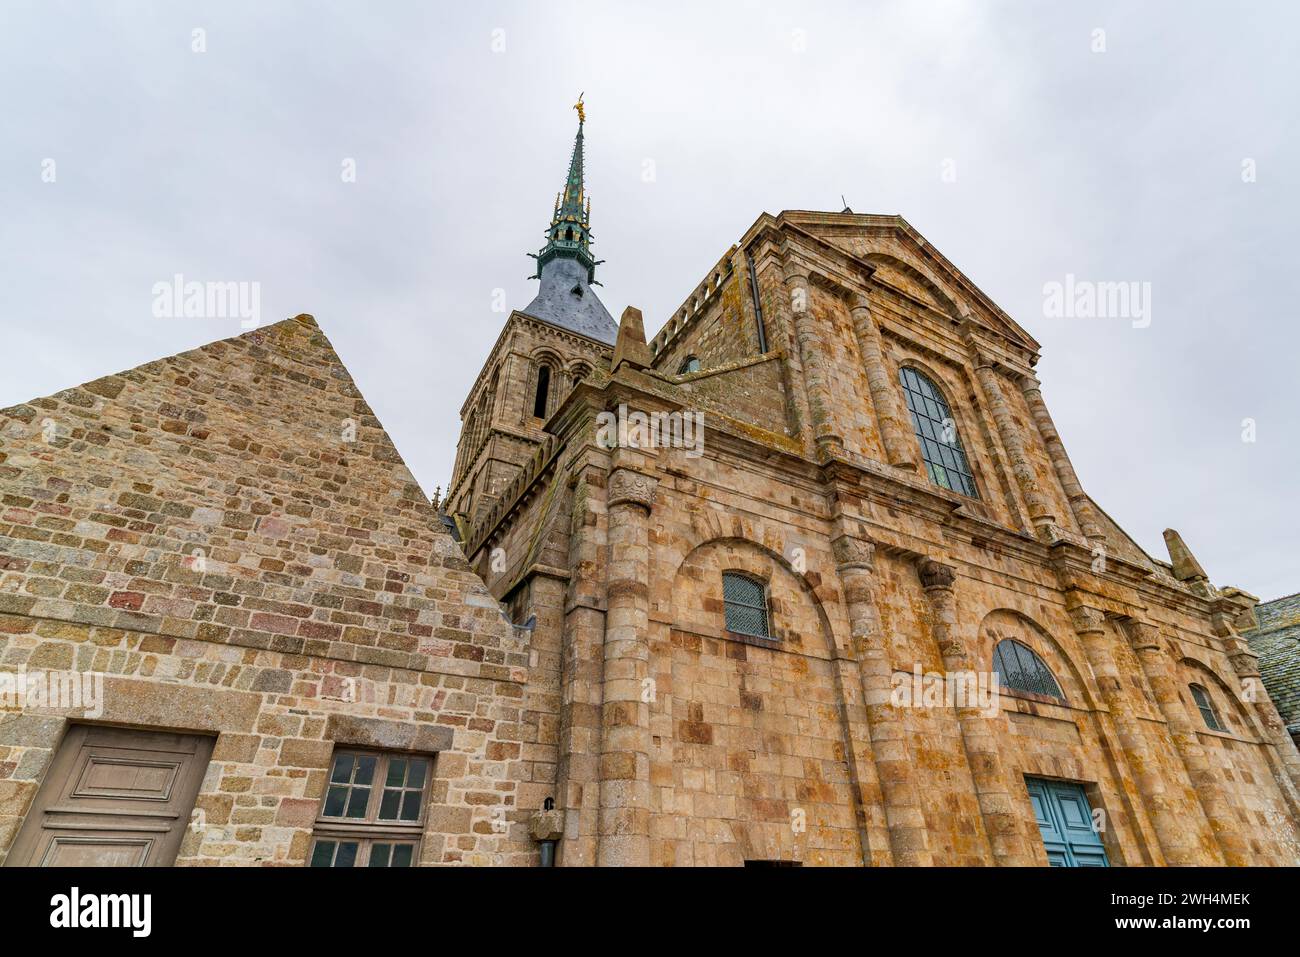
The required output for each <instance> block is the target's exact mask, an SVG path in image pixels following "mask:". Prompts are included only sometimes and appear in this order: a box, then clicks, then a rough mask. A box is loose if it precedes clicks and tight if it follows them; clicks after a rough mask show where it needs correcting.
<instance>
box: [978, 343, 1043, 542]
mask: <svg viewBox="0 0 1300 957" xmlns="http://www.w3.org/2000/svg"><path fill="white" fill-rule="evenodd" d="M975 377H976V378H977V379H978V380H979V384H980V389H981V390H982V391H983V393H984V399H985V401H986V402H988V405H989V410H990V411H991V412H992V413H993V421H994V423H995V424H996V425H997V428H998V437H999V438H1001V440H1002V447H1003V448H1004V449H1006V452H1007V458H1008V459H1010V460H1011V472H1012V474H1013V475H1015V477H1016V483H1017V484H1018V485H1019V486H1020V494H1021V495H1023V496H1024V499H1025V505H1026V506H1027V507H1028V508H1029V522H1030V524H1031V525H1032V526H1033V528H1034V532H1035V534H1037V535H1038V536H1039V538H1042V539H1045V540H1051V539H1054V538H1055V537H1056V534H1055V532H1054V531H1053V529H1052V526H1053V525H1054V524H1055V522H1056V517H1055V516H1054V515H1053V514H1052V511H1051V509H1050V508H1049V507H1048V505H1047V500H1046V499H1045V498H1044V497H1043V491H1042V489H1040V488H1039V487H1038V478H1037V476H1036V475H1035V474H1034V467H1033V465H1031V464H1030V462H1029V456H1028V454H1027V453H1026V452H1025V443H1024V440H1023V439H1022V438H1021V437H1020V430H1019V429H1017V428H1016V423H1015V420H1014V419H1013V418H1012V416H1011V408H1010V406H1008V405H1007V399H1006V396H1005V395H1004V394H1003V392H1002V384H1001V382H999V381H998V380H999V375H998V371H997V369H996V368H995V367H994V365H993V362H992V360H991V359H989V358H988V357H986V356H984V355H982V354H977V355H976V361H975Z"/></svg>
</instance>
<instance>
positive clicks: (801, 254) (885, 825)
mask: <svg viewBox="0 0 1300 957" xmlns="http://www.w3.org/2000/svg"><path fill="white" fill-rule="evenodd" d="M640 327H641V318H640V314H639V313H637V312H636V311H635V310H631V309H629V310H628V312H627V313H625V315H624V320H623V323H622V326H621V329H620V333H619V338H618V342H617V344H616V345H615V346H614V347H613V348H610V347H609V346H607V345H605V344H603V343H600V342H597V341H595V340H592V339H587V338H584V337H581V336H578V335H575V334H573V333H572V331H570V330H565V329H562V328H559V327H558V325H556V324H554V323H545V322H540V321H538V320H537V319H536V318H534V317H530V316H528V315H526V314H524V313H516V314H514V315H512V316H511V317H510V319H509V320H508V322H507V324H506V328H505V330H504V331H503V334H502V339H501V341H500V342H499V344H498V346H497V349H496V350H495V351H494V352H493V356H492V359H491V360H490V362H489V364H488V366H487V367H485V374H484V376H483V377H480V380H479V383H478V384H477V385H476V386H475V391H474V392H473V393H471V396H470V400H469V401H468V402H467V404H466V409H467V410H468V409H475V410H487V415H486V416H482V415H476V416H475V417H474V418H473V420H472V421H473V425H472V427H471V426H470V425H468V424H467V430H469V431H471V432H474V433H475V435H476V438H475V439H474V440H473V442H472V443H470V444H471V446H473V447H475V448H493V447H495V448H498V449H506V450H509V451H503V452H500V453H498V454H496V455H495V456H492V455H488V456H487V457H488V458H490V459H493V460H494V461H495V462H496V463H497V464H498V471H496V472H495V473H494V475H493V477H492V479H491V480H490V482H488V484H486V485H485V484H484V481H483V480H482V479H481V478H475V476H476V475H477V476H481V475H482V474H483V471H484V466H483V465H482V464H479V463H481V462H482V461H483V453H479V458H474V457H473V456H465V455H463V456H462V459H461V460H460V462H459V463H458V465H457V471H456V474H455V476H453V483H452V492H451V496H450V498H449V500H448V503H447V507H448V508H449V509H450V510H451V511H453V512H455V513H457V514H458V519H459V521H460V523H461V527H462V529H463V532H464V536H465V539H466V540H465V542H464V546H465V552H466V555H467V556H468V558H469V561H470V564H471V566H472V567H473V568H474V569H475V570H476V571H477V572H478V573H479V574H480V575H481V576H482V577H483V579H484V580H485V581H486V582H487V583H488V585H489V587H490V589H491V590H492V592H493V594H494V595H496V596H497V597H498V598H500V599H502V600H503V602H504V603H505V604H506V605H507V606H508V607H509V608H510V610H511V615H512V618H513V620H514V621H516V622H525V621H532V622H533V632H532V634H533V651H534V667H533V669H532V671H531V672H530V686H532V687H535V688H536V689H537V691H538V693H539V694H540V695H541V696H542V697H545V698H546V699H547V700H552V701H554V702H556V703H557V719H558V724H557V727H556V729H555V730H556V734H555V737H554V738H552V739H548V743H551V744H554V746H555V747H556V778H555V784H554V794H555V798H556V801H557V806H558V807H559V808H560V810H562V811H563V812H564V815H565V830H564V836H563V839H562V841H561V848H560V854H559V861H560V863H561V864H568V865H573V864H590V863H601V864H652V865H714V864H718V865H726V864H740V863H743V862H746V861H766V862H800V863H804V864H825V865H858V864H868V865H884V864H895V865H907V864H912V865H931V864H933V865H947V864H963V865H965V864H973V865H992V864H1010V865H1016V864H1022V865H1023V864H1044V863H1047V862H1048V854H1047V852H1046V850H1045V848H1044V842H1043V839H1042V837H1041V836H1040V829H1039V826H1038V824H1037V823H1036V819H1035V808H1034V806H1033V805H1032V804H1031V799H1030V795H1029V793H1028V791H1027V786H1026V781H1027V780H1029V779H1034V780H1039V779H1041V780H1047V781H1056V782H1075V783H1077V784H1078V785H1081V787H1082V789H1083V793H1086V796H1087V801H1088V804H1089V805H1091V807H1092V809H1093V810H1094V814H1096V815H1097V819H1098V822H1099V825H1100V835H1101V840H1102V843H1103V844H1104V849H1105V853H1106V857H1107V858H1108V860H1109V862H1110V863H1111V864H1124V865H1142V864H1153V865H1163V864H1192V865H1198V864H1200V865H1208V864H1221V863H1228V864H1238V865H1240V864H1295V863H1297V862H1298V861H1300V851H1298V847H1300V845H1298V843H1297V841H1298V838H1297V809H1298V808H1300V799H1298V798H1297V787H1298V786H1300V756H1297V753H1296V750H1295V747H1294V745H1293V743H1292V742H1291V741H1290V739H1289V738H1288V737H1287V735H1286V734H1285V733H1284V731H1283V728H1282V725H1281V723H1280V722H1279V720H1278V716H1277V712H1276V710H1275V709H1274V708H1273V705H1272V703H1271V702H1270V700H1269V698H1268V696H1267V694H1266V693H1264V692H1263V690H1262V686H1260V684H1259V679H1258V670H1257V668H1256V666H1255V655H1254V654H1253V653H1252V652H1251V650H1250V649H1249V647H1248V646H1247V645H1246V643H1245V642H1244V641H1243V640H1242V639H1241V637H1240V635H1239V634H1238V632H1237V622H1238V620H1239V619H1240V616H1241V614H1242V612H1243V610H1244V609H1245V608H1246V606H1247V605H1248V601H1247V599H1246V596H1244V594H1243V593H1241V592H1238V591H1237V590H1235V589H1225V590H1219V589H1217V588H1215V587H1214V586H1212V585H1211V584H1210V583H1209V581H1208V580H1207V579H1206V577H1205V575H1204V572H1203V571H1201V570H1200V567H1199V566H1198V565H1197V564H1196V562H1195V559H1194V558H1192V557H1191V554H1190V552H1189V551H1187V549H1186V546H1184V545H1183V543H1182V540H1181V538H1179V537H1178V536H1177V534H1176V533H1172V532H1171V533H1169V535H1168V536H1167V537H1168V539H1169V545H1170V553H1171V561H1170V562H1168V563H1166V562H1163V561H1158V560H1155V559H1152V558H1150V557H1149V556H1147V555H1146V554H1145V553H1144V552H1143V551H1142V550H1141V549H1140V548H1139V547H1137V546H1136V545H1135V544H1134V543H1133V542H1132V541H1131V540H1130V539H1129V538H1128V537H1127V536H1126V535H1125V534H1124V532H1123V531H1122V530H1121V529H1119V528H1118V527H1117V526H1116V525H1115V524H1114V523H1113V522H1112V521H1111V520H1110V519H1109V517H1107V516H1106V514H1105V513H1104V512H1103V511H1102V510H1101V509H1100V508H1099V507H1097V505H1096V504H1095V503H1094V502H1093V501H1092V500H1091V499H1090V498H1089V497H1088V495H1087V494H1086V493H1085V492H1084V491H1083V488H1082V486H1081V485H1080V482H1079V479H1078V477H1077V476H1076V474H1075V472H1074V469H1073V467H1072V466H1071V464H1070V460H1069V458H1068V456H1067V455H1066V452H1065V449H1064V446H1063V445H1062V442H1061V439H1060V436H1059V435H1058V434H1057V432H1056V430H1055V427H1054V426H1053V424H1052V420H1051V417H1050V415H1049V414H1048V411H1047V407H1046V405H1045V404H1044V402H1043V398H1042V394H1041V392H1040V387H1039V383H1038V381H1037V379H1036V378H1035V376H1034V373H1033V366H1034V364H1035V362H1036V361H1037V357H1038V346H1037V343H1035V342H1034V340H1033V339H1032V338H1031V337H1030V336H1029V335H1028V334H1027V333H1026V332H1025V331H1024V330H1023V329H1021V328H1020V327H1019V326H1017V325H1016V324H1015V323H1014V322H1013V321H1012V320H1011V319H1010V318H1009V317H1008V316H1006V315H1005V314H1004V313H1003V312H1002V311H1001V310H1000V309H999V308H998V307H997V306H996V305H995V304H994V303H992V302H991V301H990V300H988V299H987V297H985V296H984V295H983V294H982V293H981V292H980V291H979V290H978V289H977V288H976V287H975V286H974V285H973V284H972V283H971V282H970V281H969V280H968V279H967V278H966V277H965V276H963V275H962V274H961V273H960V272H959V271H958V270H957V269H956V268H955V267H954V266H953V265H952V264H951V263H949V262H948V261H947V260H946V259H944V257H943V256H942V255H941V254H939V253H938V252H937V251H936V250H935V249H934V248H933V247H932V246H931V245H930V244H929V243H927V242H926V241H925V240H924V239H923V238H922V237H921V236H920V235H919V234H917V233H916V231H915V230H914V229H912V227H910V226H909V225H908V224H907V223H906V222H905V221H903V220H902V219H900V218H898V217H892V216H863V215H855V214H852V213H850V212H848V211H846V212H844V213H840V214H828V213H812V212H786V213H782V214H781V215H779V216H770V215H764V216H762V217H760V218H759V220H758V221H757V222H756V223H755V224H754V225H753V226H752V227H751V228H750V229H749V230H748V231H747V232H746V234H745V235H744V237H742V239H741V240H740V242H739V243H738V244H737V245H736V246H734V247H733V248H732V249H731V250H730V251H728V253H727V254H726V255H724V256H723V257H722V259H721V260H720V261H719V262H718V264H717V265H716V266H715V267H714V269H712V270H711V271H710V272H709V274H708V276H707V277H706V278H705V280H704V281H703V282H702V283H701V284H700V286H699V287H698V288H697V289H696V290H695V291H694V292H693V293H692V295H691V296H690V297H689V298H688V299H687V301H686V302H685V303H684V304H683V306H682V307H681V309H680V310H678V311H677V313H676V314H675V315H674V316H673V317H672V318H671V319H670V320H669V321H668V322H667V323H666V324H665V325H664V327H663V328H662V329H661V330H660V332H659V333H658V334H657V335H655V336H654V337H653V339H652V340H651V341H650V342H649V343H648V344H647V343H646V341H645V339H644V337H643V334H642V333H641V332H640ZM507 343H508V344H509V348H508V349H506V348H503V347H504V346H505V344H507ZM506 356H508V359H507V361H506V364H505V365H502V361H503V357H506ZM593 357H595V358H594V359H593ZM692 357H693V358H695V359H697V360H698V361H699V369H698V370H695V369H694V367H693V365H692V364H689V363H688V362H687V360H688V359H690V358H692ZM543 363H546V364H550V365H552V366H553V367H555V368H561V369H568V368H571V367H573V366H574V365H576V364H581V367H582V368H583V369H584V370H586V369H588V368H590V369H591V372H590V374H588V375H586V377H585V378H582V379H581V381H578V379H579V378H580V377H576V376H575V377H573V378H572V379H571V380H569V381H567V382H565V383H564V392H563V393H562V394H560V395H558V396H551V397H548V399H547V402H548V403H549V405H548V415H547V417H546V418H545V421H544V422H543V421H541V420H538V419H535V418H530V417H529V412H531V410H532V406H533V403H534V400H535V395H534V392H533V389H534V388H535V386H534V385H532V384H531V383H535V378H531V377H530V375H529V373H528V372H526V371H522V370H528V369H536V368H537V367H538V366H539V365H541V364H543ZM511 364H513V365H511ZM903 368H910V369H914V370H919V371H920V372H922V373H923V374H924V375H925V376H926V377H927V378H928V379H929V380H930V381H931V382H932V383H933V384H934V385H935V387H936V388H937V389H938V390H939V391H941V392H942V393H943V394H944V396H946V400H947V403H948V405H949V407H950V409H951V418H952V420H953V424H954V426H955V431H956V434H957V435H959V436H960V441H961V444H962V446H963V447H964V449H965V453H966V455H967V457H968V459H969V468H970V472H971V474H972V477H973V481H974V483H975V487H976V489H977V491H978V496H977V497H974V496H967V495H962V494H958V493H957V492H954V491H950V490H949V489H948V488H945V487H941V486H940V485H938V484H936V482H935V481H933V480H932V479H931V477H930V475H929V474H928V472H927V467H926V465H925V463H924V462H923V455H922V449H921V447H920V445H919V443H918V439H917V437H916V435H915V434H914V430H913V422H912V420H911V417H910V414H909V411H908V407H907V406H906V404H905V400H904V395H903V392H902V389H901V388H900V379H899V373H900V370H901V369H903ZM503 369H504V370H507V371H504V372H499V371H490V370H503ZM679 370H683V371H679ZM498 375H501V376H504V378H503V379H502V380H501V381H508V382H509V383H510V385H509V386H508V387H503V388H499V389H497V390H496V391H495V393H493V392H491V391H488V392H484V391H483V390H484V382H485V381H487V379H488V378H489V376H490V378H492V379H495V378H497V376H498ZM521 386H522V388H521ZM485 394H486V395H489V396H493V395H494V398H493V399H491V400H489V401H488V402H487V403H486V404H484V403H483V400H482V399H481V398H480V396H482V395H485ZM620 407H623V409H624V410H625V411H627V410H632V411H639V412H644V413H647V414H653V413H665V414H667V413H674V412H690V411H697V412H703V414H704V421H705V427H704V436H703V439H704V440H703V444H702V447H681V446H680V445H679V446H678V447H672V444H671V443H658V444H656V445H655V446H654V447H636V446H635V443H634V442H615V443H610V442H608V441H604V440H601V439H600V438H599V436H600V425H601V422H602V419H601V416H602V414H605V413H609V412H612V411H616V410H619V409H620ZM521 416H522V417H523V418H522V419H521ZM466 421H467V423H469V422H470V421H471V419H470V417H469V416H467V417H466ZM521 423H523V424H526V425H527V426H528V428H527V435H526V438H527V441H526V443H525V442H521V441H519V440H518V432H519V427H520V425H521ZM464 443H465V439H464V438H462V444H464ZM494 443H495V444H494ZM724 572H737V573H743V574H745V575H747V576H749V577H750V578H751V579H755V580H758V581H761V582H762V583H763V586H764V590H765V594H766V601H767V613H768V615H769V619H770V632H769V636H768V637H766V638H763V637H754V636H749V635H744V634H739V633H736V632H733V631H729V630H728V628H727V627H726V621H725V602H724V599H723V592H722V575H723V573H724ZM1004 639H1014V640H1015V641H1018V642H1020V643H1021V644H1022V645H1024V646H1026V647H1028V648H1030V649H1032V651H1033V652H1035V653H1036V654H1037V656H1039V658H1040V659H1041V661H1042V662H1044V663H1045V664H1046V666H1047V667H1048V668H1049V669H1050V671H1051V673H1052V675H1053V676H1054V678H1055V681H1056V682H1057V683H1058V685H1059V691H1060V695H1059V696H1057V695H1041V694H1034V693H1030V692H1022V691H1016V690H1008V689H1006V688H1004V689H1003V691H1002V694H1001V698H1000V705H999V707H998V708H997V710H996V712H995V713H986V712H984V711H981V710H980V709H978V708H974V707H970V706H964V705H962V704H961V703H957V704H956V705H947V704H940V705H939V706H918V707H907V706H903V705H902V704H899V703H898V702H897V701H896V700H895V699H894V696H893V690H894V688H895V687H896V686H898V685H899V684H900V682H902V681H903V679H906V678H907V677H908V676H910V675H912V674H913V673H914V671H916V670H919V671H920V672H922V673H939V674H944V675H949V676H952V675H957V674H961V673H967V672H974V673H977V674H978V673H984V674H987V673H988V672H989V671H991V670H992V668H993V665H992V660H993V656H994V651H995V648H996V647H997V645H998V643H999V642H1000V641H1002V640H1004ZM1193 685H1195V686H1197V687H1199V688H1204V689H1205V690H1206V692H1207V694H1208V695H1209V697H1210V699H1211V702H1210V703H1211V707H1212V708H1214V709H1215V710H1216V711H1217V715H1216V717H1217V718H1219V719H1221V724H1222V730H1214V729H1212V728H1211V727H1208V726H1207V725H1206V723H1205V721H1203V720H1202V718H1201V716H1200V715H1201V713H1200V712H1198V702H1197V701H1195V700H1194V699H1193V697H1192V695H1191V692H1190V688H1191V687H1192V686H1193Z"/></svg>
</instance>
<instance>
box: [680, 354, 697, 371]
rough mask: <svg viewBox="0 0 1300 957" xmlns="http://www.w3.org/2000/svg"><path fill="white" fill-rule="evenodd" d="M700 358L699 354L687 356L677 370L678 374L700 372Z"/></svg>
mask: <svg viewBox="0 0 1300 957" xmlns="http://www.w3.org/2000/svg"><path fill="white" fill-rule="evenodd" d="M699 371H700V360H699V357H698V356H687V357H686V360H685V361H684V362H683V363H682V367H681V368H680V369H678V370H677V374H678V375H686V373H688V372H699Z"/></svg>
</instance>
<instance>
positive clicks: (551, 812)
mask: <svg viewBox="0 0 1300 957" xmlns="http://www.w3.org/2000/svg"><path fill="white" fill-rule="evenodd" d="M528 831H529V833H530V834H532V836H533V840H534V841H536V842H537V843H538V844H540V845H541V846H542V847H541V851H542V867H554V866H555V845H556V844H557V843H558V842H559V840H560V838H561V837H563V836H564V814H563V813H562V812H560V811H557V810H555V800H554V799H553V798H547V799H546V800H545V801H543V802H542V809H541V810H540V811H534V812H533V816H532V817H531V818H529V820H528Z"/></svg>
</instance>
